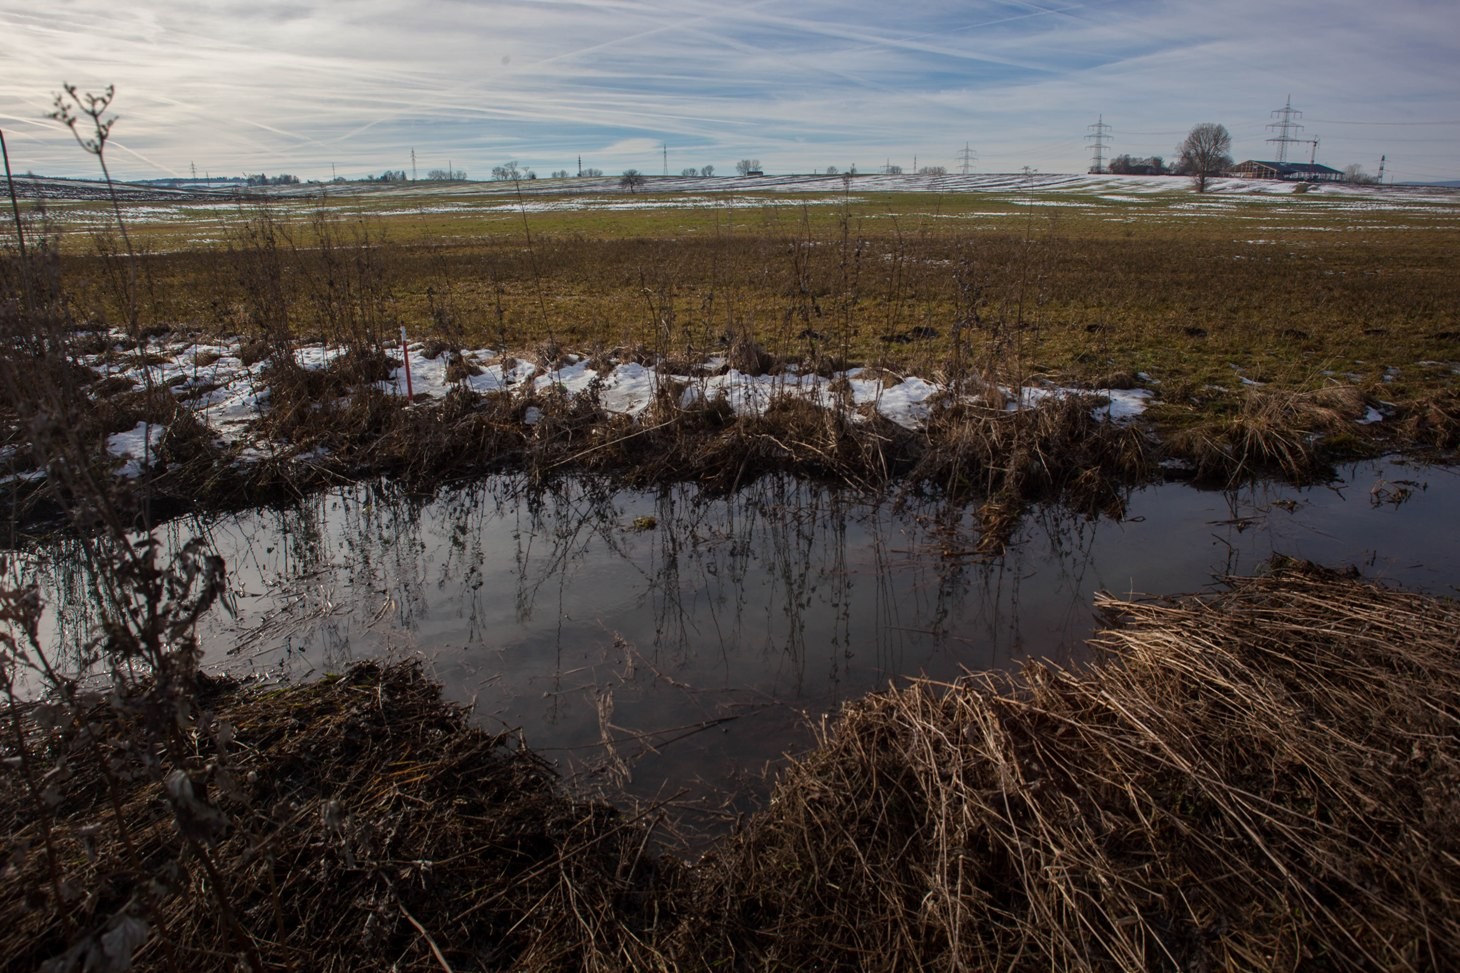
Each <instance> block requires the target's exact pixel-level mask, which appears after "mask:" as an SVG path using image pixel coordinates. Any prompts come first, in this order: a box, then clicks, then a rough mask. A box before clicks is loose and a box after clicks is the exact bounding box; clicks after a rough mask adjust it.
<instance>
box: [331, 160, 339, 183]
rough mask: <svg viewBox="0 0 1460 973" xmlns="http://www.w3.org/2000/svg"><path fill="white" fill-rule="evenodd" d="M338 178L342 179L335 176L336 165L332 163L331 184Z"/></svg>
mask: <svg viewBox="0 0 1460 973" xmlns="http://www.w3.org/2000/svg"><path fill="white" fill-rule="evenodd" d="M338 178H340V177H339V176H337V175H335V164H334V163H333V162H331V163H330V182H334V181H335V180H336V179H338Z"/></svg>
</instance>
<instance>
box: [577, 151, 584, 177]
mask: <svg viewBox="0 0 1460 973" xmlns="http://www.w3.org/2000/svg"><path fill="white" fill-rule="evenodd" d="M578 178H579V179H582V178H583V153H581V152H580V153H578Z"/></svg>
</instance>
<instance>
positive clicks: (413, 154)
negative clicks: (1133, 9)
mask: <svg viewBox="0 0 1460 973" xmlns="http://www.w3.org/2000/svg"><path fill="white" fill-rule="evenodd" d="M415 181H416V150H415V148H412V149H411V182H415Z"/></svg>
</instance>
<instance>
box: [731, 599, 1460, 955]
mask: <svg viewBox="0 0 1460 973" xmlns="http://www.w3.org/2000/svg"><path fill="white" fill-rule="evenodd" d="M1099 607H1100V609H1101V611H1102V612H1103V614H1104V616H1105V617H1106V618H1107V619H1108V620H1109V621H1111V622H1112V623H1114V624H1115V627H1114V628H1112V629H1110V630H1108V631H1106V632H1104V633H1102V634H1101V635H1100V636H1099V637H1098V638H1097V640H1096V642H1095V645H1096V646H1097V648H1098V649H1099V650H1100V651H1101V652H1102V654H1103V658H1101V659H1100V660H1099V661H1098V662H1097V663H1096V664H1095V665H1094V666H1092V667H1091V668H1089V669H1088V670H1085V671H1069V670H1062V669H1058V668H1054V667H1051V666H1048V665H1042V664H1033V665H1029V666H1026V667H1025V668H1024V669H1023V670H1022V671H1021V672H1020V673H1018V674H1017V675H986V676H978V677H970V678H968V679H966V680H964V681H962V682H960V683H959V684H957V685H954V686H939V685H928V684H924V685H916V686H913V687H912V688H909V689H906V690H902V691H898V692H891V693H887V694H885V695H879V696H875V697H871V698H868V699H866V700H864V701H862V702H860V703H858V704H856V705H854V706H852V707H851V708H850V709H849V710H848V711H847V712H845V713H844V714H843V715H842V716H841V717H840V718H839V719H838V720H837V721H836V723H835V724H834V725H833V726H832V727H831V729H830V730H828V731H827V732H826V734H825V739H824V742H823V743H822V745H821V746H820V747H819V748H818V749H817V750H815V751H814V752H813V753H812V754H811V755H810V756H809V757H808V758H807V759H805V760H804V761H802V762H800V763H799V764H797V765H796V766H794V767H793V768H791V769H790V770H789V771H788V772H787V773H786V774H785V775H784V776H783V778H782V780H781V783H780V786H779V787H778V788H777V790H776V793H775V797H774V799H773V802H772V804H771V807H770V809H769V810H768V811H767V812H765V813H764V814H763V815H761V816H760V817H758V818H757V819H756V820H755V821H754V822H752V824H751V826H750V827H749V828H748V829H747V830H746V831H745V832H744V833H742V834H740V835H738V836H737V837H736V838H735V839H734V841H733V842H731V844H730V846H729V847H728V848H727V849H726V850H725V852H724V854H723V857H722V858H721V859H720V861H719V862H718V863H717V864H716V865H714V866H713V868H714V870H715V872H716V878H715V879H714V880H712V881H710V882H709V883H708V884H709V885H710V886H711V888H713V890H714V894H715V895H717V896H718V898H717V900H716V902H715V905H714V906H713V907H712V908H710V909H709V910H708V914H709V915H710V916H713V917H714V918H713V920H712V921H710V922H709V927H710V928H715V929H717V930H719V931H720V934H719V935H716V936H715V937H713V938H714V941H715V942H716V944H717V948H719V949H720V950H722V952H721V953H719V954H718V955H719V956H721V957H723V958H725V959H726V960H727V961H729V960H730V959H731V958H732V957H733V958H734V961H735V962H736V963H739V964H747V965H750V966H753V967H756V968H794V967H800V966H803V965H804V964H806V963H808V962H810V961H811V960H812V959H813V958H814V959H815V961H816V962H817V964H819V966H820V968H834V967H844V968H856V967H859V966H860V967H864V968H869V967H870V968H879V969H989V970H995V969H1029V970H1050V969H1058V970H1148V969H1149V970H1222V969H1263V970H1275V969H1385V970H1436V969H1452V968H1455V967H1456V965H1457V963H1460V834H1457V832H1456V829H1455V827H1454V822H1455V821H1456V820H1460V651H1457V633H1460V607H1457V606H1456V604H1455V603H1454V602H1450V601H1446V600H1437V599H1429V598H1422V597H1417V596H1412V595H1407V594H1403V593H1399V592H1393V591H1388V590H1385V589H1382V588H1379V587H1376V586H1374V585H1369V584H1362V583H1359V582H1356V581H1351V580H1347V579H1341V578H1337V577H1334V576H1332V575H1327V574H1322V573H1315V572H1313V571H1309V570H1285V571H1281V572H1279V573H1277V574H1274V575H1273V576H1270V577H1266V578H1259V579H1251V580H1243V581H1239V582H1236V583H1235V586H1234V587H1233V589H1232V590H1231V591H1230V593H1227V594H1224V595H1221V596H1218V597H1215V598H1207V599H1189V600H1184V601H1179V602H1166V603H1159V604H1149V603H1135V602H1124V601H1118V600H1116V599H1113V598H1102V599H1101V600H1100V603H1099Z"/></svg>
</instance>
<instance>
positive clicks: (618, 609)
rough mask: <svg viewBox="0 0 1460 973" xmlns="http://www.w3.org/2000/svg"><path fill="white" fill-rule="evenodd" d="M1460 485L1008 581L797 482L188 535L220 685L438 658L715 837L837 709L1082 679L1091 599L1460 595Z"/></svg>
mask: <svg viewBox="0 0 1460 973" xmlns="http://www.w3.org/2000/svg"><path fill="white" fill-rule="evenodd" d="M1457 509H1460V471H1456V470H1454V469H1451V468H1434V467H1422V466H1410V465H1404V464H1399V463H1394V462H1377V463H1364V464H1358V465H1355V466H1350V467H1347V468H1345V469H1344V470H1343V471H1342V478H1341V480H1339V481H1337V482H1335V483H1333V484H1329V485H1326V486H1321V487H1312V488H1306V489H1297V488H1293V487H1287V486H1280V485H1274V484H1257V485H1254V486H1248V487H1245V488H1243V489H1242V490H1240V491H1237V492H1228V493H1223V492H1210V491H1200V490H1196V489H1193V488H1191V487H1188V486H1184V485H1180V484H1166V485H1160V486H1152V487H1147V488H1144V489H1140V490H1137V491H1135V492H1133V493H1132V495H1131V497H1130V502H1129V505H1128V509H1127V512H1126V516H1125V518H1124V519H1123V520H1121V521H1119V522H1116V521H1112V520H1086V519H1083V518H1080V517H1075V516H1073V515H1071V514H1069V513H1067V512H1064V511H1061V510H1060V509H1059V508H1057V507H1048V508H1037V509H1035V510H1033V511H1032V512H1031V513H1030V514H1029V516H1028V517H1027V518H1026V519H1025V520H1024V522H1023V523H1022V525H1021V526H1020V528H1019V530H1018V531H1017V533H1016V534H1015V537H1014V542H1013V544H1012V545H1011V546H1010V548H1009V549H1008V551H1007V552H1006V553H1005V554H1003V555H1002V556H999V557H996V558H989V557H983V556H980V555H979V554H978V552H977V547H978V541H979V535H978V530H977V526H976V524H975V522H974V520H973V518H972V516H971V514H970V512H969V511H967V510H963V509H961V508H960V509H949V508H947V507H946V506H944V505H941V504H939V503H937V502H936V501H931V500H916V499H908V498H901V499H899V498H882V499H876V500H869V499H868V498H866V497H863V496H859V495H854V494H851V493H848V492H845V491H838V490H835V489H830V488H827V487H825V486H820V485H815V484H808V483H805V482H798V481H795V480H791V479H784V478H770V479H765V480H762V481H760V482H758V483H756V484H754V485H753V486H751V487H749V488H747V489H744V490H742V491H740V492H738V493H736V494H734V495H731V496H708V495H705V494H703V493H701V492H700V491H699V490H697V489H696V488H695V487H693V486H690V485H683V486H675V487H670V488H666V489H663V490H657V491H624V490H618V489H612V488H609V487H606V486H603V485H601V484H596V483H592V482H588V481H580V480H565V481H562V482H560V483H558V484H556V485H555V486H554V487H552V488H550V489H547V490H541V491H533V490H529V489H527V487H526V486H525V484H524V483H523V481H522V480H520V479H518V478H513V477H498V478H490V479H486V480H483V481H479V482H475V483H471V484H465V485H456V486H451V487H446V488H443V489H441V490H440V491H438V492H437V493H436V494H435V495H433V496H428V497H423V496H419V495H409V494H406V493H403V492H401V491H399V490H397V489H395V488H393V487H391V486H389V485H387V484H381V483H367V484H358V485H353V486H349V487H344V488H341V489H337V490H334V491H331V492H328V493H322V494H318V495H315V496H313V497H310V498H307V499H305V500H303V501H301V502H300V503H298V504H296V505H294V506H292V507H289V508H286V509H268V510H254V511H248V512H243V513H236V514H230V515H226V516H219V517H210V518H198V519H185V520H178V521H175V522H173V523H171V524H169V525H167V526H166V527H164V528H162V533H163V535H164V537H165V541H166V543H167V544H168V545H181V544H183V543H185V542H186V541H187V540H189V539H190V538H192V537H195V536H199V535H201V536H204V537H205V538H206V539H207V543H208V544H209V545H210V546H211V547H212V548H213V549H214V550H216V551H217V552H218V553H219V554H221V555H222V556H223V557H224V559H225V560H226V562H227V565H228V570H229V593H228V597H227V599H226V605H223V606H220V607H219V608H217V609H215V610H214V611H213V612H212V613H211V614H210V615H209V616H208V617H207V618H206V619H205V622H204V625H203V637H204V644H205V646H206V647H207V652H208V659H209V662H210V663H212V664H214V665H216V666H219V667H222V668H226V669H229V670H232V671H234V672H236V673H252V674H259V675H262V676H264V677H266V678H270V679H280V680H288V679H306V678H310V677H312V676H316V675H319V674H321V673H324V672H329V671H339V670H341V669H343V668H344V667H345V666H346V665H348V664H349V663H350V662H351V661H352V660H356V659H363V658H381V657H394V658H402V657H408V656H418V657H420V658H423V659H424V660H425V661H426V664H427V666H428V668H429V670H430V671H431V672H432V673H433V674H434V675H435V676H436V678H438V679H439V680H440V681H441V682H442V683H443V685H444V686H445V690H446V693H447V695H448V697H450V698H451V699H453V700H457V701H460V702H464V703H468V702H469V703H471V704H472V706H473V713H474V716H475V719H477V720H478V721H479V722H480V723H481V724H482V725H484V726H487V727H489V728H493V729H502V730H510V731H513V732H515V733H519V734H520V735H521V738H522V740H523V741H524V742H525V744H526V745H528V746H530V747H532V748H533V749H535V750H537V751H538V752H540V753H542V754H543V755H544V756H546V757H548V758H549V759H551V760H554V761H555V762H557V764H558V765H559V767H560V768H561V769H562V770H563V772H564V773H565V774H567V775H569V776H572V777H574V778H576V779H577V780H578V781H579V782H580V783H584V784H588V785H595V784H597V785H602V786H603V788H604V789H605V790H606V791H608V792H611V793H627V794H630V795H632V796H634V797H636V798H640V799H646V800H654V801H659V802H662V803H663V804H664V806H665V807H666V808H667V809H669V810H670V811H671V813H673V814H674V815H675V816H676V819H677V820H679V821H681V822H684V823H685V825H686V827H689V828H691V829H693V828H700V829H703V830H706V831H715V830H720V829H722V828H723V827H724V826H725V825H726V824H727V823H729V822H731V821H733V820H734V818H735V816H736V815H738V814H739V813H741V812H743V811H744V810H746V809H747V808H748V807H751V806H753V805H754V803H755V801H756V800H758V799H759V798H760V797H761V796H762V795H763V794H764V793H765V785H764V783H763V780H764V772H765V771H766V770H767V769H768V768H772V767H774V765H775V764H776V763H777V762H778V761H779V760H780V759H781V758H782V757H783V755H784V754H787V753H794V752H796V751H798V750H801V749H804V748H805V747H806V746H807V745H808V744H809V743H810V742H811V741H812V739H813V737H814V727H815V726H816V724H817V723H818V721H819V720H820V719H821V718H822V717H823V716H825V715H827V714H831V713H834V712H835V711H836V710H837V708H838V707H839V706H840V705H841V704H842V703H844V702H848V701H851V700H855V699H856V698H858V697H859V696H861V695H863V694H865V693H867V692H869V691H874V690H878V689H882V688H885V687H887V686H888V685H897V684H902V683H905V682H906V681H907V680H909V679H919V678H922V679H931V680H950V679H954V678H956V677H957V676H958V675H959V674H960V673H962V672H963V671H965V670H968V669H983V668H989V667H1002V666H1009V665H1010V664H1012V663H1014V662H1016V661H1017V660H1020V659H1024V658H1028V657H1044V658H1050V659H1054V660H1056V661H1060V662H1078V661H1079V660H1080V659H1081V658H1082V657H1083V654H1084V653H1083V646H1082V642H1083V639H1084V638H1085V637H1087V636H1088V635H1089V634H1090V633H1091V632H1092V631H1093V628H1094V625H1095V619H1094V617H1093V613H1092V610H1091V599H1092V595H1093V594H1094V593H1095V592H1096V591H1100V590H1104V591H1109V592H1112V593H1115V594H1128V593H1150V594H1167V593H1180V592H1193V591H1200V590H1204V589H1210V588H1212V587H1214V586H1215V585H1217V584H1218V583H1219V582H1220V579H1221V578H1222V577H1223V576H1225V575H1227V574H1234V573H1235V574H1241V573H1250V572H1253V571H1256V570H1259V569H1260V568H1261V566H1262V564H1263V563H1264V562H1265V561H1266V560H1267V559H1268V558H1270V557H1271V556H1272V555H1273V554H1276V553H1281V554H1287V555H1291V556H1295V557H1302V558H1307V559H1311V560H1314V561H1317V562H1320V563H1323V564H1326V565H1329V566H1338V567H1342V566H1349V565H1352V566H1354V567H1356V568H1357V569H1358V570H1359V571H1360V572H1361V573H1362V574H1363V575H1364V576H1366V577H1371V578H1375V579H1378V580H1382V581H1386V582H1391V583H1395V584H1399V585H1404V586H1407V587H1412V588H1416V589H1419V590H1424V591H1429V592H1434V593H1440V594H1448V595H1455V594H1456V593H1457V591H1460V587H1457V586H1460V517H1457V516H1456V514H1455V511H1456V510H1457ZM10 570H11V572H12V573H21V574H25V575H28V576H35V577H38V578H39V579H40V580H41V582H42V591H43V597H45V599H46V601H47V603H48V605H49V606H50V610H49V614H48V618H47V624H48V626H49V627H50V629H51V631H52V637H54V638H55V639H59V640H62V641H64V640H66V639H76V638H79V637H81V636H82V635H83V634H84V632H85V631H86V629H87V625H88V624H89V620H90V618H91V617H92V614H93V608H92V606H91V604H90V603H89V596H88V594H87V591H88V585H87V583H86V569H85V566H84V564H81V563H79V559H78V557H77V555H76V553H75V545H74V544H67V543H64V542H61V543H57V544H56V545H55V546H53V547H51V548H49V549H46V550H42V551H36V552H30V553H29V554H28V555H26V556H25V557H24V558H22V559H21V560H20V561H17V562H12V565H11V568H10Z"/></svg>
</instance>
